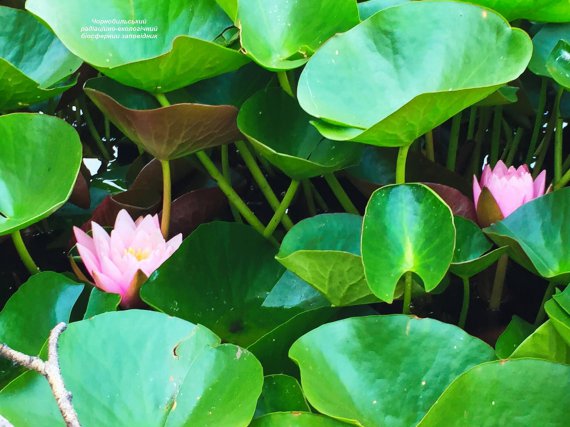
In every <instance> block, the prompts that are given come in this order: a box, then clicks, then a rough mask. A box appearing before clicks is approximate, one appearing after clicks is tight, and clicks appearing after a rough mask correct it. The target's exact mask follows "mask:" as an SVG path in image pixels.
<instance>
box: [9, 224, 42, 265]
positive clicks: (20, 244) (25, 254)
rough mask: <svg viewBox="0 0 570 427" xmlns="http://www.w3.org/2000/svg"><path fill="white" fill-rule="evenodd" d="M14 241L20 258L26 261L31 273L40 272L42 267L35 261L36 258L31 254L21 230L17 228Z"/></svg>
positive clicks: (13, 237)
mask: <svg viewBox="0 0 570 427" xmlns="http://www.w3.org/2000/svg"><path fill="white" fill-rule="evenodd" d="M12 241H13V242H14V246H15V247H16V251H18V255H19V256H20V259H21V260H22V262H23V263H24V265H25V266H26V268H27V269H28V271H29V272H30V274H36V273H39V272H40V269H39V267H38V266H37V265H36V263H35V262H34V259H33V258H32V256H31V255H30V252H29V251H28V248H26V245H25V243H24V240H23V239H22V234H21V233H20V230H16V231H14V232H13V233H12Z"/></svg>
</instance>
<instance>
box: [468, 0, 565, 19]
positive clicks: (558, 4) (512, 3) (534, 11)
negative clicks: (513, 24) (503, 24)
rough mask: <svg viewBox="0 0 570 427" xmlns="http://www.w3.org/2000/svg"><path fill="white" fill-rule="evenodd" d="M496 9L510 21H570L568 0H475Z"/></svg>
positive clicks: (476, 2)
mask: <svg viewBox="0 0 570 427" xmlns="http://www.w3.org/2000/svg"><path fill="white" fill-rule="evenodd" d="M470 3H475V4H480V5H481V6H486V7H488V8H490V9H494V10H496V11H497V12H499V13H500V14H501V15H503V16H504V17H505V18H507V19H508V20H509V21H514V20H515V19H521V18H523V19H528V20H529V21H541V22H566V21H570V9H569V8H568V1H567V0H473V1H470Z"/></svg>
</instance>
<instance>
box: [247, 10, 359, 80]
mask: <svg viewBox="0 0 570 427" xmlns="http://www.w3.org/2000/svg"><path fill="white" fill-rule="evenodd" d="M359 22H360V21H359V17H358V9H357V7H356V1H354V0H311V1H289V0H263V1H260V0H240V1H239V2H238V25H239V27H240V28H241V44H242V47H243V49H244V50H245V52H246V53H247V54H248V55H249V56H250V57H251V58H253V60H254V61H256V62H257V63H259V64H261V65H262V66H263V67H265V68H267V69H269V70H273V71H281V70H289V69H292V68H298V67H300V66H302V65H304V64H305V63H306V62H307V61H308V60H309V57H310V56H311V55H312V54H313V53H314V52H315V51H316V50H317V49H318V48H319V47H320V46H321V45H322V44H323V43H324V42H325V41H327V39H328V38H330V37H331V36H333V35H334V34H336V33H342V32H344V31H347V30H349V29H350V28H352V27H354V26H355V25H356V24H358V23H359Z"/></svg>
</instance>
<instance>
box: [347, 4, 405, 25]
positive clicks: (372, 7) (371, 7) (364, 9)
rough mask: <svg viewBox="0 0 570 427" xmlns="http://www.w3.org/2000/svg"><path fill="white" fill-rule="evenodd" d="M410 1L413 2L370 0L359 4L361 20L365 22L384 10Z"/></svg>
mask: <svg viewBox="0 0 570 427" xmlns="http://www.w3.org/2000/svg"><path fill="white" fill-rule="evenodd" d="M409 1H411V0H368V1H364V2H362V3H358V13H359V15H360V19H361V20H362V21H364V20H365V19H368V18H370V17H371V16H372V15H374V14H375V13H377V12H380V11H381V10H383V9H387V8H389V7H392V6H397V5H399V4H402V3H407V2H409Z"/></svg>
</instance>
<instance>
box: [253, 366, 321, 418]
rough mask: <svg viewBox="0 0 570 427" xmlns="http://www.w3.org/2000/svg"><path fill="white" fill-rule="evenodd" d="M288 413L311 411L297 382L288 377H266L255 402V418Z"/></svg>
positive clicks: (281, 375) (280, 375)
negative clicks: (275, 413) (276, 413)
mask: <svg viewBox="0 0 570 427" xmlns="http://www.w3.org/2000/svg"><path fill="white" fill-rule="evenodd" d="M288 411H305V412H310V411H311V410H310V408H309V405H308V404H307V401H306V400H305V396H304V395H303V390H301V385H300V384H299V381H297V380H296V379H295V378H293V377H290V376H289V375H283V374H279V375H267V376H266V377H265V378H264V379H263V390H262V392H261V396H260V397H259V401H258V402H257V409H256V410H255V417H256V418H258V417H260V416H262V415H266V414H269V413H272V412H288Z"/></svg>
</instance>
